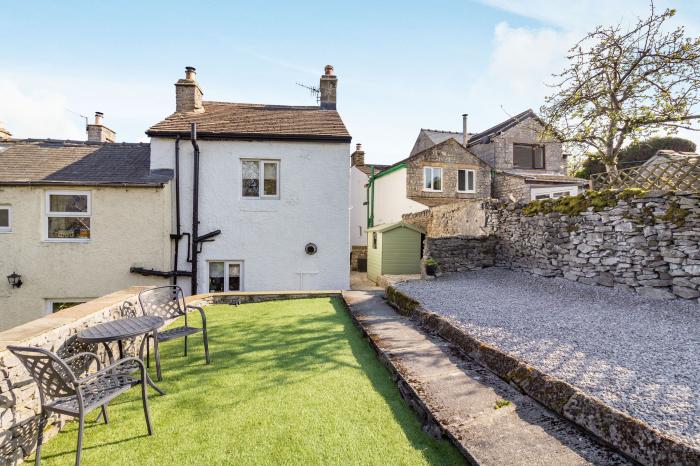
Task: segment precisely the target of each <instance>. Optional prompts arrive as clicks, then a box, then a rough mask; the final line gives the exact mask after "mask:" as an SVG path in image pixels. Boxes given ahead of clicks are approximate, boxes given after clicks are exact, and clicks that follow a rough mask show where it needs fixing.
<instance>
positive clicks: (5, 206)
mask: <svg viewBox="0 0 700 466" xmlns="http://www.w3.org/2000/svg"><path fill="white" fill-rule="evenodd" d="M0 210H7V226H6V227H3V226H0V233H12V206H11V205H9V204H0Z"/></svg>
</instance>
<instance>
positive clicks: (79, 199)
mask: <svg viewBox="0 0 700 466" xmlns="http://www.w3.org/2000/svg"><path fill="white" fill-rule="evenodd" d="M90 217H91V205H90V193H89V192H87V191H49V192H47V193H46V229H47V230H46V239H47V240H49V241H88V240H89V239H90Z"/></svg>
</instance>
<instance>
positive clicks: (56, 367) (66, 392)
mask: <svg viewBox="0 0 700 466" xmlns="http://www.w3.org/2000/svg"><path fill="white" fill-rule="evenodd" d="M7 349H9V350H10V351H11V352H12V354H14V355H15V356H16V357H17V359H19V360H20V362H21V363H22V365H24V367H26V368H27V370H28V371H29V374H30V375H31V376H32V379H34V382H36V384H37V385H38V386H39V395H40V396H41V400H42V403H44V402H45V401H46V400H47V399H53V398H60V397H65V396H73V395H75V394H76V391H75V382H76V378H75V374H73V371H72V370H71V369H70V368H69V367H68V365H67V364H66V363H65V362H63V361H62V360H61V358H59V357H58V356H57V355H56V354H54V353H52V352H51V351H47V350H45V349H42V348H33V347H29V346H8V347H7Z"/></svg>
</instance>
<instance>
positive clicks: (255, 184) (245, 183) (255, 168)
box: [241, 160, 280, 199]
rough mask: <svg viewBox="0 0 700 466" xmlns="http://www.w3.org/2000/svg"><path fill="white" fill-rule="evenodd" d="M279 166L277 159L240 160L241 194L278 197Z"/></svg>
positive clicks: (247, 196)
mask: <svg viewBox="0 0 700 466" xmlns="http://www.w3.org/2000/svg"><path fill="white" fill-rule="evenodd" d="M279 167H280V163H279V161H277V160H243V161H241V173H242V188H243V190H242V193H241V194H242V196H243V197H246V198H258V199H259V198H277V197H279Z"/></svg>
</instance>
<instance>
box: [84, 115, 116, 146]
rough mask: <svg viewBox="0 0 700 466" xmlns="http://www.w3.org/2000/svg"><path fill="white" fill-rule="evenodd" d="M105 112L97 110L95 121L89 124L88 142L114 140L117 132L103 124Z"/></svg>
mask: <svg viewBox="0 0 700 466" xmlns="http://www.w3.org/2000/svg"><path fill="white" fill-rule="evenodd" d="M103 118H104V114H103V113H102V112H95V123H93V124H91V125H90V124H88V125H87V137H88V138H87V140H88V142H114V141H115V140H116V139H115V136H116V135H117V133H115V132H114V131H112V130H111V129H109V128H107V127H106V126H105V125H103V124H102V119H103Z"/></svg>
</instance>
